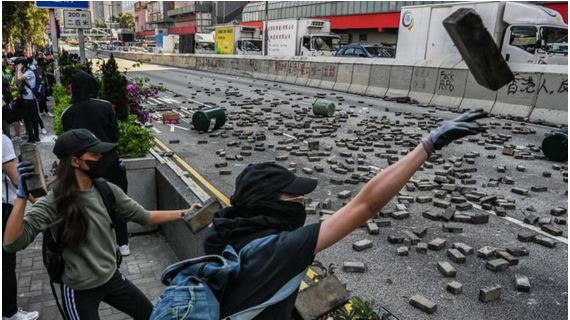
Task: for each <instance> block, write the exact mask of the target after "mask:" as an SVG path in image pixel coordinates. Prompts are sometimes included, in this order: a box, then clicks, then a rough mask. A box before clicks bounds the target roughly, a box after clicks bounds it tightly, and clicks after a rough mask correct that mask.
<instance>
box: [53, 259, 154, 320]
mask: <svg viewBox="0 0 570 320" xmlns="http://www.w3.org/2000/svg"><path fill="white" fill-rule="evenodd" d="M61 297H62V300H63V303H62V304H63V309H64V311H65V314H66V316H67V319H69V320H99V304H100V303H101V301H103V302H105V303H107V304H109V305H110V306H112V307H114V308H116V309H118V310H120V311H122V312H124V313H126V314H128V315H129V316H131V317H132V318H133V319H135V320H148V318H149V317H150V314H151V313H152V303H151V302H150V301H149V300H148V298H147V297H146V296H145V295H144V294H143V293H142V292H141V291H140V290H139V288H137V287H136V286H135V285H134V284H132V282H130V281H129V280H128V279H127V278H126V277H125V276H124V275H123V274H122V273H121V272H120V271H119V270H118V269H117V271H116V272H115V274H114V275H113V277H112V278H111V279H110V280H109V281H107V282H106V283H105V284H103V285H101V286H99V287H97V288H93V289H88V290H73V289H71V288H70V287H68V286H66V285H65V284H62V285H61Z"/></svg>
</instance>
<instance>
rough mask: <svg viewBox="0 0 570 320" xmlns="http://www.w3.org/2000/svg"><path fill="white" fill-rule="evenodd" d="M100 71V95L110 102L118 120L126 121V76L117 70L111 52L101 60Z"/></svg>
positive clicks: (127, 108)
mask: <svg viewBox="0 0 570 320" xmlns="http://www.w3.org/2000/svg"><path fill="white" fill-rule="evenodd" d="M101 72H102V76H101V97H102V98H103V99H105V100H108V101H109V102H111V104H112V105H113V108H114V109H115V113H116V114H117V118H118V119H119V120H120V121H126V120H127V119H128V117H129V100H128V96H127V94H128V93H127V77H125V75H123V74H122V73H121V72H120V71H119V67H118V66H117V62H116V61H115V57H114V56H113V54H111V57H109V60H107V62H103V65H102V66H101Z"/></svg>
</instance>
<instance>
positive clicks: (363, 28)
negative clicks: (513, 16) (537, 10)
mask: <svg viewBox="0 0 570 320" xmlns="http://www.w3.org/2000/svg"><path fill="white" fill-rule="evenodd" d="M443 2H444V1H271V2H264V1H260V2H253V3H249V4H248V5H247V6H246V7H245V8H244V9H243V14H242V15H243V17H242V23H241V24H242V25H247V26H255V27H259V28H260V29H263V20H264V19H265V12H266V10H267V13H268V19H269V20H277V19H296V18H320V19H325V20H329V21H330V22H331V31H332V32H334V33H336V34H338V35H340V36H341V44H348V43H364V44H383V45H389V46H390V45H395V44H396V41H397V37H398V23H399V19H400V10H401V8H402V7H404V6H413V5H428V4H437V3H443ZM537 4H541V5H544V6H546V7H549V8H551V9H554V10H557V11H559V12H561V14H562V16H563V17H564V19H565V21H566V23H568V22H567V16H568V3H567V2H562V1H554V2H552V1H551V2H537ZM266 5H267V8H266Z"/></svg>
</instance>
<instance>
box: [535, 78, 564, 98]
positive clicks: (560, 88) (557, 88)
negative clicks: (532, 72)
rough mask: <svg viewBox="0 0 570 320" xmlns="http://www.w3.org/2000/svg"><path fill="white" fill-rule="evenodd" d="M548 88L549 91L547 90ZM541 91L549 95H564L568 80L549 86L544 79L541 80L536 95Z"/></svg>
mask: <svg viewBox="0 0 570 320" xmlns="http://www.w3.org/2000/svg"><path fill="white" fill-rule="evenodd" d="M549 87H550V89H551V90H549V89H548V88H549ZM542 91H544V92H546V93H547V94H549V95H553V94H555V93H565V92H568V79H562V81H560V83H558V84H552V85H551V84H549V85H548V86H547V85H546V78H544V79H542V81H541V84H540V88H539V89H538V93H541V92H542Z"/></svg>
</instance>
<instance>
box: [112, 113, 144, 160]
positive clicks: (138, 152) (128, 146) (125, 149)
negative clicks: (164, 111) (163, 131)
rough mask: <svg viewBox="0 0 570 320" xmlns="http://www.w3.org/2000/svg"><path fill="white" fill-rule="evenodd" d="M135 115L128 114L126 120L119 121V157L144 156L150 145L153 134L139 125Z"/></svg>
mask: <svg viewBox="0 0 570 320" xmlns="http://www.w3.org/2000/svg"><path fill="white" fill-rule="evenodd" d="M136 118H137V117H136V116H135V115H130V116H129V118H128V120H127V121H120V122H119V131H120V135H121V137H120V138H119V146H118V148H119V156H120V157H121V158H140V157H144V156H145V155H146V154H147V152H148V151H149V150H150V148H151V147H152V140H153V135H152V133H150V131H148V130H147V129H146V128H143V127H139V126H138V125H137V124H136V123H135V120H136Z"/></svg>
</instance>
